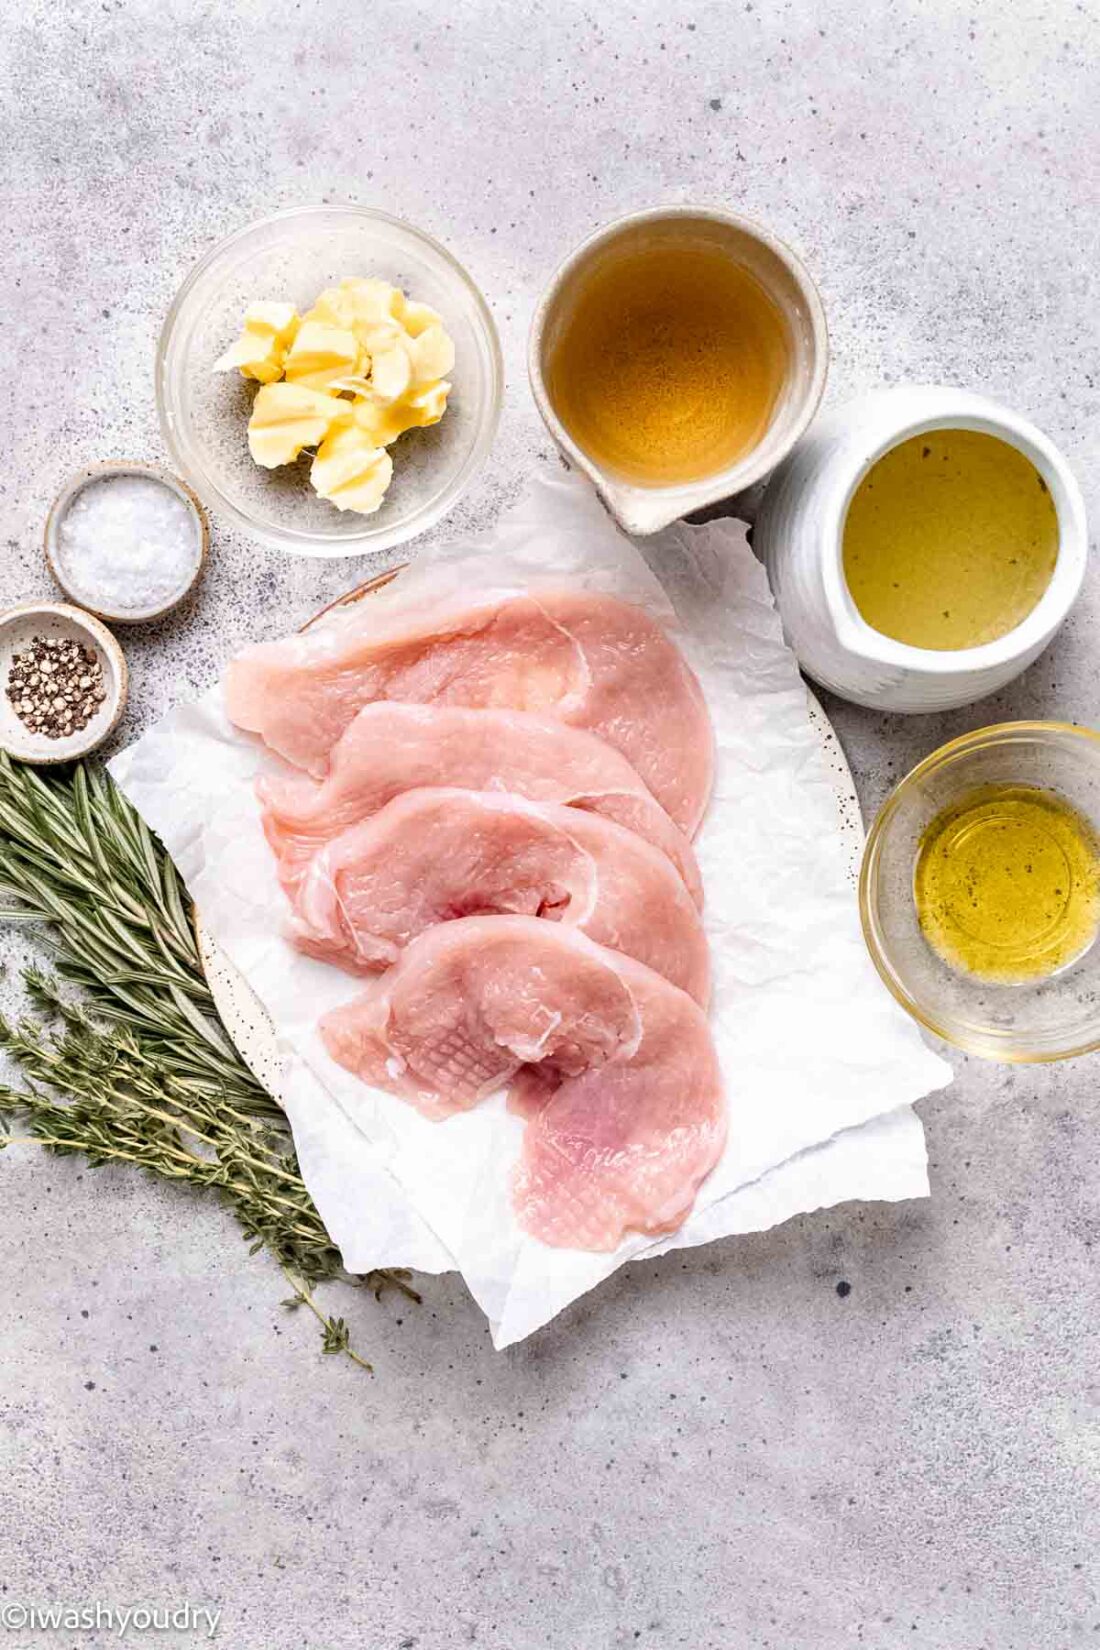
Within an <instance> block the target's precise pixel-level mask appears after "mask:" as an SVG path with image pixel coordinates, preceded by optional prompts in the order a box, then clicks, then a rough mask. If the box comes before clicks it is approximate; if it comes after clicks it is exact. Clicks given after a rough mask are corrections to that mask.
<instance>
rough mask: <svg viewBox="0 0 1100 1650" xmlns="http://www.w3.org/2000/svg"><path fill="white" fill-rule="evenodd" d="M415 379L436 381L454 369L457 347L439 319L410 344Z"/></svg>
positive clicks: (421, 381)
mask: <svg viewBox="0 0 1100 1650" xmlns="http://www.w3.org/2000/svg"><path fill="white" fill-rule="evenodd" d="M409 358H410V360H411V362H412V375H413V381H414V382H415V383H416V384H431V383H435V382H436V381H437V380H438V379H440V378H446V376H447V374H448V373H449V372H453V371H454V364H455V347H454V341H453V340H452V338H451V337H450V335H449V334H448V333H446V332H444V330H443V326H442V324H441V323H440V322H439V321H433V322H432V323H431V325H430V326H428V327H425V329H424V331H423V332H421V333H420V334H418V336H417V337H415V338H413V339H412V341H411V343H410V344H409Z"/></svg>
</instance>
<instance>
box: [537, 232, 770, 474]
mask: <svg viewBox="0 0 1100 1650" xmlns="http://www.w3.org/2000/svg"><path fill="white" fill-rule="evenodd" d="M789 365H790V340H789V336H788V332H787V324H786V321H785V320H784V317H783V315H782V313H781V312H780V310H779V308H778V306H777V305H776V304H775V303H774V302H773V300H772V299H771V297H770V296H769V295H768V293H767V292H765V290H764V288H763V287H762V286H761V285H760V283H759V282H758V281H757V280H756V278H755V277H754V276H753V275H752V274H750V273H749V271H748V270H747V269H744V268H743V267H742V266H741V265H740V264H738V263H736V262H735V261H734V259H733V258H731V257H730V256H729V255H728V254H727V253H725V252H723V251H722V250H721V249H720V248H718V247H715V246H711V245H707V244H704V243H699V242H692V241H690V240H685V241H684V242H682V243H681V242H676V243H675V244H671V245H667V244H666V245H661V246H657V247H645V248H631V249H624V250H623V251H620V252H619V253H618V254H616V255H614V256H611V257H609V258H607V259H606V260H605V261H603V262H602V263H599V264H597V265H596V267H595V268H594V269H593V270H592V271H591V272H590V273H589V274H587V275H586V276H584V277H583V281H582V284H581V285H580V287H579V290H578V292H577V295H576V298H575V300H574V302H573V306H572V308H571V310H570V312H569V314H568V316H567V318H566V320H565V321H564V323H563V325H562V327H561V330H560V332H559V334H558V336H557V337H556V338H555V339H554V340H553V341H552V343H551V347H550V350H549V354H548V359H547V364H546V385H547V390H548V393H549V396H550V399H551V401H552V403H553V405H554V410H555V412H556V413H557V415H558V417H559V418H560V419H561V421H562V423H563V424H564V425H565V427H566V429H567V430H568V431H569V433H570V435H571V436H572V437H573V439H574V440H575V441H576V442H577V444H578V445H579V446H580V447H582V448H583V449H584V451H585V452H586V453H587V454H588V455H589V457H590V458H591V459H592V460H593V462H594V463H595V464H597V465H599V466H600V468H601V469H604V470H608V471H614V472H615V473H616V474H618V475H619V476H621V477H622V478H623V479H625V480H628V481H633V482H637V483H641V484H642V485H649V486H668V485H672V484H675V483H678V482H686V481H697V480H699V479H701V478H702V477H704V476H708V475H713V474H715V473H716V472H717V471H719V470H724V469H726V468H727V467H728V466H729V465H731V464H735V463H736V462H737V460H738V459H740V458H742V457H744V455H745V454H746V453H748V452H751V450H752V449H753V448H754V447H755V446H756V445H757V444H758V443H759V441H760V439H761V438H762V436H763V435H764V432H765V431H766V430H767V427H768V425H769V423H770V422H771V417H772V414H773V412H774V410H775V406H776V403H777V402H778V400H779V396H780V394H781V392H782V389H783V386H784V383H785V381H786V377H787V372H788V369H789Z"/></svg>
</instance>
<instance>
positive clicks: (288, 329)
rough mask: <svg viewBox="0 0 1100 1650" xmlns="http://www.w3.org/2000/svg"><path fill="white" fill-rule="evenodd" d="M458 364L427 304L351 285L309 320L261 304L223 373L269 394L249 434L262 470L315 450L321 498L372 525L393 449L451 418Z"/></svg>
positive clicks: (368, 283)
mask: <svg viewBox="0 0 1100 1650" xmlns="http://www.w3.org/2000/svg"><path fill="white" fill-rule="evenodd" d="M454 358H455V352H454V344H453V343H452V341H451V339H450V337H449V336H448V334H447V332H446V330H445V329H444V326H443V322H442V320H441V319H440V317H439V315H438V314H437V312H436V311H435V310H434V309H432V308H431V306H430V305H429V304H421V303H416V302H413V301H410V300H409V299H408V298H406V296H405V294H404V293H403V292H402V291H401V290H400V288H398V287H395V286H393V285H391V283H390V282H389V281H383V280H378V279H374V278H368V277H366V276H358V275H345V276H344V278H343V279H342V280H341V281H340V282H339V284H338V285H337V286H332V287H327V288H326V289H325V291H324V292H322V293H320V294H319V295H318V298H317V301H316V303H314V304H313V306H312V307H311V308H310V309H308V310H307V311H306V312H305V314H304V315H303V316H301V317H300V318H299V316H298V313H297V311H296V310H295V308H294V306H293V305H292V304H253V305H252V306H251V307H250V308H249V309H248V311H247V312H246V315H245V327H244V331H243V333H242V335H241V337H240V338H239V339H238V340H237V342H236V343H235V344H234V345H233V346H232V347H231V348H230V349H229V350H227V351H226V353H225V355H223V356H222V358H221V360H220V361H219V362H218V368H219V369H220V370H225V369H228V368H231V367H239V368H240V370H241V371H242V372H244V373H245V374H246V376H249V377H253V378H256V379H258V380H259V382H260V384H261V385H262V388H261V389H260V390H259V392H258V393H257V396H256V400H255V403H254V405H253V409H252V417H251V418H250V420H249V423H248V447H249V451H250V452H251V454H252V457H253V458H254V459H255V461H256V463H257V464H261V465H263V467H264V468H265V469H269V470H270V469H275V468H276V466H278V465H280V464H290V463H292V462H293V461H294V459H296V458H297V457H298V455H299V454H300V453H301V452H302V450H303V448H306V447H312V448H315V449H316V451H315V455H314V459H313V463H312V466H311V468H310V480H311V482H312V484H313V486H314V487H315V488H316V490H317V492H318V493H319V494H320V496H321V497H322V498H327V499H329V500H330V501H331V502H332V503H333V504H334V505H335V506H336V508H337V509H338V510H355V511H357V512H358V513H360V514H362V515H370V514H372V513H373V512H374V511H375V510H377V509H378V507H379V505H380V504H381V502H382V499H383V497H384V496H385V492H386V488H387V487H388V486H389V484H390V480H391V477H392V475H393V460H392V458H391V457H390V455H389V453H388V452H387V451H386V448H388V447H391V446H392V445H393V443H394V442H395V441H396V440H397V439H398V437H399V436H401V435H403V434H404V433H405V431H406V430H412V429H422V428H424V427H425V426H426V425H429V424H438V422H439V420H440V419H441V418H442V417H443V414H444V412H445V411H446V409H447V397H448V394H449V393H450V388H451V385H450V382H449V374H450V373H451V371H452V369H453V367H454ZM279 379H283V382H281V383H280V382H277V380H279Z"/></svg>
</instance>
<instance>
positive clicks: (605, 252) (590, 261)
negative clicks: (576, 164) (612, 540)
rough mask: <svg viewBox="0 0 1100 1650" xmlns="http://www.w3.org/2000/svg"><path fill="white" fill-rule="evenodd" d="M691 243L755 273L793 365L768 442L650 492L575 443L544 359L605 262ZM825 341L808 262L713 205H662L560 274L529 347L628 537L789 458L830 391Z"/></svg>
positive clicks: (539, 386)
mask: <svg viewBox="0 0 1100 1650" xmlns="http://www.w3.org/2000/svg"><path fill="white" fill-rule="evenodd" d="M684 240H688V241H691V240H694V241H696V242H699V241H703V242H706V243H707V244H709V245H713V246H717V247H720V248H721V249H722V250H723V251H724V252H727V253H728V254H729V256H730V257H731V258H732V259H733V261H734V262H735V263H737V264H740V265H741V267H742V268H744V269H747V270H748V271H749V273H750V274H752V275H754V276H755V277H756V279H757V280H758V281H759V283H760V285H761V286H762V287H763V288H764V290H765V292H767V293H768V295H769V296H770V297H771V299H772V301H773V302H774V303H775V304H776V306H777V307H778V309H779V312H780V314H781V315H782V316H783V318H784V320H785V321H786V325H787V333H788V339H789V343H790V363H789V369H788V372H787V377H786V381H785V383H784V385H783V390H782V392H781V394H780V397H779V401H778V404H777V406H776V408H775V411H774V412H773V414H772V418H771V422H770V423H769V425H768V428H767V429H766V430H765V432H764V435H763V437H762V439H761V440H760V441H759V442H758V443H757V445H756V446H755V447H753V448H752V449H751V451H749V452H747V453H745V454H744V455H743V456H742V457H741V458H740V459H739V460H738V461H737V463H736V464H733V465H730V466H728V467H727V468H726V469H723V470H717V471H715V472H714V473H713V474H712V475H708V476H704V477H702V478H701V479H700V480H698V481H691V482H680V483H678V484H676V485H673V486H658V485H654V486H644V485H641V484H639V483H636V482H631V481H627V480H625V479H624V478H623V477H622V476H619V475H616V474H614V473H613V472H611V471H609V470H606V469H604V468H602V467H601V466H600V465H599V464H597V463H596V462H595V461H594V460H593V459H592V458H591V457H590V456H589V455H588V453H586V452H585V451H584V449H583V448H582V447H580V446H578V444H577V443H576V442H575V441H574V440H573V437H572V435H571V434H570V432H569V430H568V428H567V427H566V426H565V425H564V424H563V423H562V421H561V419H560V418H559V417H558V415H557V412H556V411H555V409H554V404H553V402H552V400H551V398H550V395H549V393H548V391H547V387H546V363H547V361H548V359H549V356H550V354H551V351H552V350H553V347H554V343H555V340H556V339H557V337H558V336H559V335H560V332H561V329H562V326H563V325H564V323H565V322H566V320H567V319H568V317H569V315H570V312H571V308H572V305H573V302H574V300H575V298H576V296H577V293H578V291H579V289H580V286H581V282H582V280H583V278H584V277H585V276H586V275H588V274H589V273H590V272H591V271H592V270H593V269H594V268H595V267H596V266H597V265H598V264H600V263H601V262H602V261H603V260H604V259H605V258H609V257H614V256H616V255H617V254H619V253H621V252H622V251H623V250H625V249H627V248H629V249H630V250H632V251H633V250H644V249H648V248H650V247H659V246H662V245H667V244H668V243H669V242H670V241H671V242H677V241H679V242H683V241H684ZM827 362H828V339H827V334H826V329H825V312H824V310H823V309H822V307H821V299H820V298H819V297H818V294H817V288H816V287H815V286H814V284H813V281H812V280H811V279H810V276H809V274H808V273H807V271H806V269H805V268H804V266H803V264H802V262H801V260H800V259H799V258H797V257H796V256H795V254H794V253H793V252H792V251H791V249H790V247H788V246H785V245H784V244H783V242H782V241H780V240H778V239H777V238H776V237H775V236H774V235H772V234H770V233H769V231H768V230H766V229H764V228H762V227H761V226H760V225H759V224H756V223H752V222H750V220H749V219H748V218H741V217H738V216H736V215H735V214H734V213H732V212H722V211H718V210H716V209H714V208H712V207H706V206H674V207H658V208H655V209H654V210H652V211H649V212H636V213H634V214H633V215H632V216H631V217H627V218H620V219H618V220H617V221H616V222H615V223H611V224H608V225H607V226H606V227H605V228H603V229H600V230H597V232H596V233H595V234H594V235H591V236H589V238H588V240H586V241H584V242H583V243H582V244H581V245H580V246H579V247H578V248H577V250H576V251H575V252H573V253H571V254H570V255H569V257H568V258H566V259H565V261H564V263H562V264H560V265H559V267H558V269H557V270H556V271H555V273H554V275H553V277H552V279H551V281H550V285H549V286H548V288H547V289H546V292H545V294H544V296H543V298H542V300H541V301H540V303H539V306H538V308H537V309H536V311H535V315H534V319H533V321H532V323H531V336H530V342H529V348H528V371H529V374H530V379H531V389H532V391H533V393H534V397H535V401H536V403H537V405H538V409H539V411H540V412H541V414H542V416H543V418H544V420H545V422H546V426H547V428H548V429H549V431H550V433H551V435H552V436H553V437H554V440H555V441H556V442H557V444H558V446H559V447H560V448H561V450H562V452H563V453H564V454H565V455H566V457H567V458H569V459H570V460H571V461H572V463H574V464H575V465H576V466H577V468H578V469H580V470H583V471H584V473H585V475H587V476H588V477H590V479H591V480H592V481H593V482H594V483H595V486H596V491H597V492H598V493H599V495H600V497H601V498H602V499H603V501H604V503H605V504H606V505H607V508H608V509H609V510H610V512H611V514H612V515H613V516H614V517H615V519H616V521H617V522H618V523H619V525H620V526H621V527H624V528H625V529H626V531H627V532H628V533H641V534H644V533H656V532H658V531H659V530H660V529H661V528H662V527H667V526H668V525H669V524H670V523H671V522H674V521H678V520H679V518H680V517H681V516H686V515H688V514H690V512H691V511H693V510H701V509H702V508H703V507H704V506H705V505H708V504H716V503H718V502H719V500H721V499H728V498H731V497H733V496H734V495H735V494H737V493H741V492H744V491H745V489H746V488H748V487H751V486H752V485H753V483H754V482H757V481H759V480H760V479H761V477H763V476H766V475H767V474H768V473H769V471H771V470H773V469H774V468H775V466H776V465H777V464H778V463H779V462H780V460H781V459H783V458H785V457H786V455H787V454H788V453H789V452H790V450H791V448H792V447H793V446H794V444H795V442H796V441H797V440H798V438H799V436H800V435H801V434H802V432H803V430H804V429H805V428H806V426H807V425H808V424H809V422H810V419H811V418H812V417H813V415H814V412H815V411H816V409H817V404H818V402H819V401H820V400H821V393H822V391H823V389H824V388H825V374H826V370H827Z"/></svg>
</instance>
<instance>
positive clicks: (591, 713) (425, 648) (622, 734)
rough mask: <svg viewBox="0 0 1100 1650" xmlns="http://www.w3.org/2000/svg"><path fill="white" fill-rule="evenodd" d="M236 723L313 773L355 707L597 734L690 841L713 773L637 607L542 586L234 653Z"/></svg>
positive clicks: (656, 637) (678, 674) (675, 677)
mask: <svg viewBox="0 0 1100 1650" xmlns="http://www.w3.org/2000/svg"><path fill="white" fill-rule="evenodd" d="M225 694H226V707H227V710H228V713H229V716H230V718H231V720H232V721H234V722H235V723H236V724H237V726H238V727H241V728H244V729H246V730H248V731H249V732H252V733H258V734H259V735H260V736H261V737H262V738H263V740H264V741H265V743H266V744H268V745H269V746H270V747H271V748H272V750H274V751H277V752H278V753H279V755H280V756H283V757H285V758H286V759H287V760H288V761H290V762H292V763H293V764H294V765H295V766H296V767H300V768H304V769H305V770H306V771H307V772H309V773H311V774H313V775H314V776H315V777H320V776H321V775H323V774H324V773H325V772H326V769H327V766H328V762H329V757H330V754H331V753H332V751H333V749H334V747H335V746H336V744H337V742H338V741H339V739H340V738H341V736H342V735H343V733H344V732H345V730H346V729H347V728H348V727H349V726H350V724H351V722H352V721H353V719H354V717H355V716H356V713H357V712H358V711H359V710H361V708H362V707H363V706H364V705H367V704H371V703H374V702H376V701H379V700H391V701H394V702H396V703H407V704H437V705H457V706H463V707H465V708H467V709H511V710H522V711H528V712H533V713H536V714H539V715H543V716H547V717H553V718H555V719H556V720H558V721H561V722H564V723H567V724H568V725H569V726H571V727H575V728H580V729H584V730H587V731H588V732H590V733H593V734H597V735H598V736H599V737H600V738H601V739H604V740H606V741H607V743H608V744H609V745H611V746H613V747H614V748H615V749H616V750H617V751H619V752H621V754H622V755H623V756H625V757H626V758H627V760H628V761H629V762H630V764H631V766H632V767H633V768H634V770H635V771H636V773H637V774H638V775H639V776H640V777H641V779H642V780H643V781H644V782H645V784H646V785H647V786H648V788H649V790H650V791H651V792H652V793H653V795H654V796H655V797H656V798H657V801H658V802H659V803H660V804H661V806H662V807H663V808H664V809H665V811H666V813H667V814H668V815H669V816H670V817H671V818H672V819H673V820H674V821H675V823H676V824H677V825H678V826H679V827H680V829H681V830H683V831H685V832H686V833H687V834H688V835H689V836H693V835H694V834H695V831H696V830H697V829H698V826H699V822H700V820H701V819H702V817H703V810H704V809H705V807H706V803H707V798H708V796H709V795H710V787H711V780H712V777H713V766H714V748H713V735H712V731H711V726H710V718H709V716H708V714H707V708H706V704H705V703H704V700H703V695H702V690H701V689H700V687H699V683H698V682H697V681H696V679H695V676H694V674H693V672H692V671H691V670H690V669H689V667H688V665H687V664H686V663H685V661H684V659H683V658H682V656H681V654H680V652H679V650H678V649H677V648H676V646H675V645H674V644H673V643H672V642H671V641H670V640H669V638H668V637H667V636H666V635H665V633H664V631H663V630H662V629H661V626H660V625H659V624H658V623H657V622H656V620H654V619H652V618H650V616H649V614H648V613H646V612H645V611H644V610H643V609H642V608H640V607H636V606H635V605H633V604H632V603H630V602H623V601H619V600H618V599H617V598H616V597H614V596H603V595H598V594H595V593H593V592H591V591H586V590H563V589H558V590H545V591H538V592H537V593H534V594H527V595H511V596H505V597H501V596H498V597H495V598H493V597H488V598H485V599H483V600H481V601H479V602H474V603H464V604H457V603H449V604H442V605H440V606H438V607H436V608H432V609H429V610H428V611H427V612H421V613H417V614H398V615H386V616H384V617H380V616H379V613H378V611H377V610H374V611H372V610H371V604H370V602H360V603H358V604H357V605H356V606H355V607H354V608H353V609H351V610H350V611H349V612H348V613H347V614H344V615H340V616H338V617H337V618H336V619H334V620H332V621H330V622H329V623H327V624H325V625H321V626H317V627H315V628H313V629H311V630H309V631H307V632H305V633H304V634H302V635H299V636H290V637H287V638H286V639H285V640H282V641H276V642H261V643H260V644H258V645H257V646H255V647H250V648H246V649H245V651H244V652H243V653H241V654H239V655H238V657H237V658H236V659H234V660H233V661H232V663H231V664H230V666H229V670H228V674H227V677H226V684H225Z"/></svg>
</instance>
